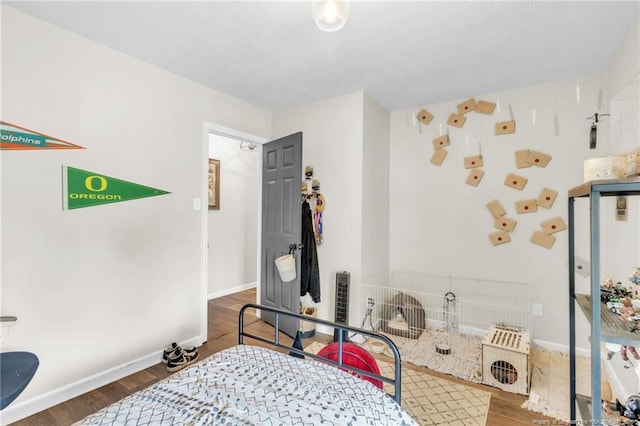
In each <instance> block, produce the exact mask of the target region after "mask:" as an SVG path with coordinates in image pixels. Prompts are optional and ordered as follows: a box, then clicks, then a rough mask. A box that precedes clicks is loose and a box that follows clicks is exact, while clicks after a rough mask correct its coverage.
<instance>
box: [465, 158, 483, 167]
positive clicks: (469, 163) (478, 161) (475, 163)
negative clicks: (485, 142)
mask: <svg viewBox="0 0 640 426" xmlns="http://www.w3.org/2000/svg"><path fill="white" fill-rule="evenodd" d="M476 167H482V155H473V156H471V157H465V158H464V168H465V169H473V168H476Z"/></svg>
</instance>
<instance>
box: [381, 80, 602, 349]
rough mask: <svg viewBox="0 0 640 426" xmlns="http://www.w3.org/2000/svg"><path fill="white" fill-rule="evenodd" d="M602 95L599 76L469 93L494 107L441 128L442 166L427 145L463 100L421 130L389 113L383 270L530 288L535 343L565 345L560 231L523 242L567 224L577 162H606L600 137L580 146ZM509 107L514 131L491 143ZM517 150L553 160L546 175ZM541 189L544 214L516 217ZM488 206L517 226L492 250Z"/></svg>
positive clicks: (438, 111) (401, 114) (579, 169)
mask: <svg viewBox="0 0 640 426" xmlns="http://www.w3.org/2000/svg"><path fill="white" fill-rule="evenodd" d="M577 87H579V92H580V97H579V102H578V97H577V95H576V92H577V90H576V88H577ZM601 91H604V96H605V97H604V99H606V79H605V78H604V76H601V75H592V76H586V77H580V78H576V79H573V80H569V81H560V82H556V83H549V84H541V85H537V86H532V87H525V88H520V89H516V90H512V91H509V92H500V93H491V94H484V95H483V94H477V95H475V99H476V100H478V99H483V100H487V101H491V102H498V103H499V106H500V109H499V111H498V109H497V108H496V111H495V112H494V114H493V115H491V116H486V115H481V114H477V113H474V112H471V113H469V114H468V115H467V122H466V123H465V125H464V127H463V128H462V129H458V128H454V127H449V128H448V132H449V135H450V139H451V146H449V147H447V149H448V152H449V153H448V156H447V157H446V159H445V161H444V163H443V164H442V165H441V166H435V165H433V164H431V163H430V161H429V160H430V158H431V155H432V153H433V151H434V148H433V145H432V139H433V138H435V137H437V136H439V135H440V124H442V128H443V131H444V132H446V131H447V125H446V120H447V117H448V115H449V114H450V113H451V112H454V111H455V110H456V105H457V104H458V103H460V102H462V101H464V99H461V100H454V101H451V102H446V103H440V104H436V105H428V106H426V108H427V110H429V111H430V112H431V113H432V114H433V115H434V116H435V118H434V120H433V121H432V122H431V124H430V125H429V126H426V127H424V128H423V129H422V133H420V131H419V128H417V127H415V126H414V125H413V120H412V117H411V116H412V115H414V114H415V113H417V111H418V110H419V108H418V107H417V108H416V109H412V110H407V111H398V112H394V113H392V114H391V172H390V181H391V183H390V193H391V195H390V205H391V210H390V223H391V254H390V259H391V260H390V265H391V268H393V269H404V270H413V271H420V272H430V273H434V274H437V275H445V276H446V275H454V276H462V277H470V278H479V279H489V280H497V281H514V282H521V283H529V284H530V285H531V286H532V288H533V290H534V297H535V299H536V301H538V302H540V303H542V304H543V307H544V316H543V317H542V318H536V319H535V320H534V323H533V335H534V338H536V339H540V340H547V341H551V342H556V343H561V344H568V284H567V279H568V278H567V277H568V271H567V266H568V260H567V251H568V248H567V247H568V246H567V232H566V231H564V232H560V233H558V234H556V237H557V240H556V242H555V244H554V246H553V248H552V249H550V250H548V249H546V248H543V247H540V246H537V245H534V244H532V243H531V242H530V237H531V235H532V234H533V232H534V231H535V230H538V229H540V222H542V221H544V220H547V219H551V218H554V217H558V216H560V217H562V218H563V219H564V220H565V222H566V221H567V201H566V195H567V190H568V189H569V188H571V187H573V186H576V185H579V184H581V183H582V181H583V160H584V159H585V158H587V157H589V156H592V155H596V156H602V155H606V153H605V147H606V146H607V134H606V132H601V133H602V134H600V143H599V145H598V149H597V150H596V151H590V150H589V149H588V134H589V125H590V122H589V121H588V120H586V117H588V116H590V115H592V114H593V113H594V112H595V111H596V110H597V109H596V108H597V102H598V96H599V95H601V93H600V92H601ZM509 105H511V108H512V110H513V114H514V118H515V120H516V122H517V125H516V133H514V134H511V135H500V136H496V135H495V134H494V124H495V123H496V122H500V121H506V120H510V118H511V117H510V112H509ZM534 109H535V122H534V120H533V115H534V113H533V110H534ZM555 116H557V117H558V122H559V133H558V135H556V131H555V125H554V119H555ZM467 138H468V140H469V142H468V143H467ZM479 142H481V147H482V155H483V158H484V167H483V170H484V171H485V175H484V177H483V178H482V181H481V183H480V185H479V186H478V187H473V186H470V185H467V184H466V183H465V179H466V177H467V174H468V172H469V171H468V170H465V169H464V166H463V158H464V157H466V156H470V155H475V154H478V153H479V152H480V151H479V146H478V143H479ZM521 149H533V150H537V151H541V152H543V153H546V154H548V155H551V156H552V160H551V162H550V163H549V165H548V166H547V167H546V168H539V167H530V168H525V169H517V168H516V167H515V160H514V152H515V151H516V150H521ZM508 173H515V174H518V175H521V176H524V177H526V178H528V184H527V186H526V187H525V188H524V189H523V190H522V191H518V190H515V189H512V188H510V187H507V186H505V185H504V184H503V182H504V179H505V177H506V175H507V174H508ZM544 187H548V188H551V189H554V190H556V191H558V193H559V195H558V198H557V199H556V201H555V203H554V205H553V207H552V208H551V209H550V210H546V209H539V210H538V212H536V213H528V214H516V212H515V202H516V201H518V200H523V199H532V198H537V197H538V195H539V193H540V191H541V190H542V188H544ZM494 199H498V200H499V201H500V202H501V203H502V205H503V206H504V207H505V209H506V210H507V216H508V217H511V218H513V219H515V220H517V222H518V223H517V225H516V228H515V230H514V232H513V233H512V235H511V238H512V241H511V242H510V243H507V244H503V245H499V246H495V247H494V246H492V245H491V244H490V241H489V238H488V235H489V234H490V233H491V232H494V231H495V229H494V227H493V220H492V217H491V215H490V214H489V212H488V210H487V209H486V204H487V203H488V202H490V201H492V200H494ZM579 254H581V255H582V256H583V257H587V258H588V255H589V252H588V251H587V252H585V251H584V250H580V252H579Z"/></svg>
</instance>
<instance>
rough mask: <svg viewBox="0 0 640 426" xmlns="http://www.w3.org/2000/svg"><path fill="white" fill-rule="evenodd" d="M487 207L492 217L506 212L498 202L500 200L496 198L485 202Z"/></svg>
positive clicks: (495, 217)
mask: <svg viewBox="0 0 640 426" xmlns="http://www.w3.org/2000/svg"><path fill="white" fill-rule="evenodd" d="M487 209H488V210H489V213H491V216H492V217H493V218H494V219H497V218H499V217H501V216H504V215H505V214H507V212H506V211H505V209H504V207H502V204H500V201H498V200H493V201H490V202H489V203H487Z"/></svg>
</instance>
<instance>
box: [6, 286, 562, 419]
mask: <svg viewBox="0 0 640 426" xmlns="http://www.w3.org/2000/svg"><path fill="white" fill-rule="evenodd" d="M255 298H256V293H255V289H252V290H246V291H243V292H241V293H237V294H232V295H229V296H225V297H221V298H219V299H213V300H210V301H209V320H208V329H209V334H208V341H207V343H206V344H205V345H203V346H202V347H201V348H199V352H200V358H201V359H202V358H204V357H207V356H209V355H211V354H213V353H215V352H218V351H220V350H222V349H225V348H228V347H230V346H233V345H235V344H237V329H238V317H237V314H238V311H239V310H240V307H241V306H242V305H243V304H245V303H252V302H255ZM247 325H248V326H247ZM245 326H247V330H248V331H250V332H251V333H254V334H260V333H273V328H271V326H269V325H267V324H265V323H263V322H262V321H261V320H259V319H258V318H256V317H255V316H254V315H252V316H250V317H249V316H247V317H246V319H245ZM332 338H333V336H328V335H322V334H319V333H316V336H315V337H314V340H316V341H320V342H322V343H327V342H329V341H331V340H332ZM287 339H288V338H287V337H286V336H283V337H282V342H283V343H285V342H291V340H290V339H289V340H287ZM309 343H310V342H309ZM306 344H307V342H306V341H305V345H306ZM403 368H411V369H415V370H418V371H422V372H426V373H428V374H432V375H434V376H437V377H440V378H444V379H447V380H451V381H453V382H456V383H462V384H464V385H467V386H471V387H476V388H480V389H483V390H486V391H489V392H491V394H492V395H491V406H490V407H489V416H488V418H487V426H514V425H529V426H530V425H531V424H553V422H552V419H551V418H549V417H545V416H542V415H540V414H537V413H533V412H531V411H528V410H525V409H522V408H520V405H521V404H522V403H523V402H524V401H525V400H526V397H524V396H521V395H516V394H512V393H509V392H505V391H502V390H499V389H496V388H492V387H489V386H484V385H479V384H474V383H468V382H465V381H462V380H459V379H456V378H454V377H452V376H449V375H446V374H440V373H437V372H434V371H432V370H429V369H427V368H423V367H416V366H414V365H411V364H408V363H403ZM167 376H168V373H167V371H166V369H165V366H164V365H163V364H161V363H158V364H157V365H154V366H152V367H150V368H147V369H146V370H142V371H140V372H138V373H135V374H132V375H131V376H128V377H125V378H123V379H122V380H118V381H117V382H114V383H111V384H108V385H106V386H103V387H101V388H99V389H96V390H94V391H91V392H88V393H86V394H84V395H80V396H78V397H76V398H73V399H71V400H69V401H66V402H64V403H62V404H59V405H56V406H54V407H51V408H49V409H47V410H44V411H42V412H40V413H37V414H34V415H33V416H30V417H27V418H26V419H23V420H21V421H19V422H16V423H13V424H14V425H19V426H31V425H43V426H57V425H60V426H65V425H70V424H72V423H74V422H76V421H78V420H81V419H82V418H84V417H85V416H87V415H89V414H91V413H93V412H95V411H97V410H99V409H101V408H103V407H105V406H107V405H109V404H111V403H113V402H115V401H118V400H119V399H121V398H123V397H125V396H127V395H130V394H132V393H134V392H136V391H138V390H140V389H143V388H145V387H147V386H149V385H151V384H153V383H155V382H157V381H158V380H160V379H163V378H165V377H167ZM545 420H547V421H548V422H545Z"/></svg>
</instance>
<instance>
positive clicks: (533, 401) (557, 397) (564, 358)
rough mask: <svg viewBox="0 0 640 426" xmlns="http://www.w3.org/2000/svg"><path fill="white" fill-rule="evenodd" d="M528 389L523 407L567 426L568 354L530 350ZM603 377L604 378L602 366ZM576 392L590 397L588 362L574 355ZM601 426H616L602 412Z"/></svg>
mask: <svg viewBox="0 0 640 426" xmlns="http://www.w3.org/2000/svg"><path fill="white" fill-rule="evenodd" d="M531 364H532V368H531V370H532V371H531V390H530V392H529V399H528V400H527V401H525V402H524V403H523V404H522V408H526V409H527V410H531V411H533V412H536V413H540V414H544V415H546V416H549V417H553V418H556V419H559V420H561V421H562V422H565V423H566V424H568V421H569V417H570V407H571V406H570V402H569V355H568V354H566V353H561V352H556V351H550V350H547V349H543V348H540V347H537V346H534V347H533V350H532V351H531ZM602 374H603V378H606V377H605V376H604V375H605V368H604V365H603V366H602ZM576 392H577V393H578V394H580V395H586V396H591V363H590V360H589V358H587V357H585V356H576ZM602 417H603V424H607V425H609V424H619V422H618V419H617V416H616V415H615V413H611V414H606V413H604V412H603V414H602Z"/></svg>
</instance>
